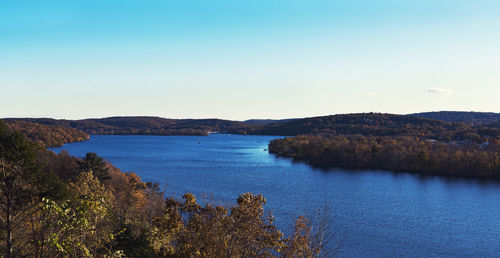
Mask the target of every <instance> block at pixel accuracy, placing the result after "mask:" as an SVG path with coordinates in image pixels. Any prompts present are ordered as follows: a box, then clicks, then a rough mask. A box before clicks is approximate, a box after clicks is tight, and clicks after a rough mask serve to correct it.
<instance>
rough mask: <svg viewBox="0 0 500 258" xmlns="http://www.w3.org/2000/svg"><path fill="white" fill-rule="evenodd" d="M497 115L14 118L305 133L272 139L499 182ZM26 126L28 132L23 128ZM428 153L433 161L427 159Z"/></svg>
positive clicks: (294, 149) (361, 160)
mask: <svg viewBox="0 0 500 258" xmlns="http://www.w3.org/2000/svg"><path fill="white" fill-rule="evenodd" d="M419 116H424V117H419ZM497 116H498V114H495V113H468V112H434V113H420V114H413V115H394V114H380V113H361V114H344V115H331V116H321V117H311V118H302V119H285V120H248V121H246V122H237V121H228V120H220V119H164V118H158V117H111V118H102V119H86V120H74V121H73V120H54V119H22V121H21V120H19V119H9V121H10V123H11V124H15V123H18V124H21V125H22V123H41V124H44V125H50V126H52V127H55V128H63V127H64V128H68V129H76V130H82V131H84V132H86V133H90V134H156V135H207V134H208V133H210V132H221V133H234V134H257V135H287V136H298V135H301V136H300V137H296V138H287V139H284V140H275V141H272V142H271V143H270V145H269V150H270V152H272V153H275V154H278V155H281V156H287V157H293V158H295V159H298V160H304V161H307V162H309V163H311V164H312V165H315V166H322V167H335V166H338V167H347V168H369V169H387V170H397V171H410V172H416V173H426V174H439V175H455V176H466V177H476V178H495V179H497V178H498V176H497V175H496V173H497V172H498V163H497V153H498V149H496V142H497V141H498V139H500V126H498V125H499V124H500V122H498V121H497V122H494V121H495V119H496V117H497ZM469 118H470V120H469ZM438 119H441V120H446V121H441V120H438ZM19 130H23V129H22V128H21V127H20V128H19ZM38 131H39V130H38V128H36V127H33V126H32V127H29V129H25V131H24V133H25V134H26V135H28V137H29V138H31V139H33V140H35V141H40V140H39V138H40V137H39V138H37V137H34V136H37V135H38V134H39V132H38ZM63 131H64V130H63ZM68 132H73V131H68ZM33 135H34V136H33ZM51 135H54V134H51ZM46 138H50V137H46ZM61 139H65V138H64V137H61ZM42 142H44V141H43V140H42ZM45 142H49V141H45ZM58 144H60V143H58ZM45 145H47V146H50V145H51V144H45ZM368 150H370V151H368ZM379 150H383V151H380V152H379ZM428 156H429V157H430V158H429V159H422V157H428Z"/></svg>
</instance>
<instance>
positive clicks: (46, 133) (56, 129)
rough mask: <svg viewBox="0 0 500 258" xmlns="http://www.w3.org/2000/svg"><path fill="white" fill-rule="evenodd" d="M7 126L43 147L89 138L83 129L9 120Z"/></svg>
mask: <svg viewBox="0 0 500 258" xmlns="http://www.w3.org/2000/svg"><path fill="white" fill-rule="evenodd" d="M7 126H8V127H9V128H10V129H12V130H15V131H18V132H20V133H21V134H22V135H24V136H26V137H27V138H28V139H29V140H31V141H33V142H36V143H39V144H41V145H42V146H44V147H58V146H61V145H63V144H65V143H70V142H81V141H85V140H88V139H90V136H89V135H88V134H87V133H85V132H83V131H80V130H78V129H74V128H68V127H62V126H54V125H44V124H40V123H31V122H25V121H10V122H8V123H7Z"/></svg>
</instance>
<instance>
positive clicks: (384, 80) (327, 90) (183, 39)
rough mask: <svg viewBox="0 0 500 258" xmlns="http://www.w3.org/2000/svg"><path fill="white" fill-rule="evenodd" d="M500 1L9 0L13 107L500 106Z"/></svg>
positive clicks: (4, 28)
mask: <svg viewBox="0 0 500 258" xmlns="http://www.w3.org/2000/svg"><path fill="white" fill-rule="evenodd" d="M499 96H500V1H497V0H489V1H486V0H484V1H483V0H470V1H461V0H419V1H404V0H325V1H314V0H301V1H298V0H289V1H282V0H237V1H236V0H227V1H222V0H179V1H173V0H171V1H169V0H158V1H145V0H141V1H139V0H137V1H127V0H119V1H111V0H106V1H103V0H85V1H79V0H60V1H49V0H46V1H39V0H35V1H18V0H3V1H0V97H1V99H0V117H55V118H73V119H74V118H87V117H106V116H114V115H154V116H162V117H170V118H207V117H217V118H225V119H234V120H243V119H248V118H286V117H305V116H317V115H327V114H337V113H354V112H390V113H411V112H420V111H432V110H474V111H492V112H500V101H499Z"/></svg>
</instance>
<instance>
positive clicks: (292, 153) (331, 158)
mask: <svg viewBox="0 0 500 258" xmlns="http://www.w3.org/2000/svg"><path fill="white" fill-rule="evenodd" d="M269 152H271V153H275V154H277V155H280V156H285V157H291V158H294V159H296V160H301V161H306V162H308V163H309V164H311V165H313V166H317V167H324V168H331V167H341V168H352V169H384V170H391V171H404V172H413V173H421V174H432V175H443V176H460V177H470V178H481V179H500V139H498V138H496V139H490V140H489V142H486V143H483V144H477V143H473V142H453V143H444V142H439V141H435V140H429V139H425V138H418V137H364V136H361V135H354V136H340V135H339V136H333V137H324V136H311V135H309V136H308V135H304V136H297V137H287V138H284V139H277V140H273V141H271V142H270V143H269Z"/></svg>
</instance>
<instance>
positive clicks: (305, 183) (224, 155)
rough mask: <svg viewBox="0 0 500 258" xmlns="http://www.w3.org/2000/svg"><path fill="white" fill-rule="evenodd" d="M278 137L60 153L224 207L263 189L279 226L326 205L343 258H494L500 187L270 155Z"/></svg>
mask: <svg viewBox="0 0 500 258" xmlns="http://www.w3.org/2000/svg"><path fill="white" fill-rule="evenodd" d="M274 138H278V137H275V136H242V135H221V134H213V135H210V136H207V137H201V136H111V135H107V136H92V139H91V140H90V141H87V142H82V143H73V144H67V145H65V146H63V147H62V148H56V149H54V150H55V151H60V150H61V149H66V150H68V151H69V152H70V153H71V154H72V155H75V156H79V157H83V156H84V155H85V153H86V152H96V153H97V154H98V155H100V156H102V157H104V158H105V159H107V160H109V161H110V162H112V163H113V164H114V165H115V166H117V167H119V168H121V169H122V170H123V171H134V172H136V173H137V174H138V175H140V176H141V177H142V178H143V179H144V181H155V182H159V183H160V185H165V183H166V184H167V188H166V192H167V194H169V195H175V196H177V197H179V196H181V195H182V194H184V193H185V192H193V193H195V194H197V195H201V194H205V195H208V196H209V197H210V196H211V197H210V198H214V199H216V200H221V201H222V202H223V203H228V202H234V201H235V199H236V198H237V196H238V194H240V193H244V192H253V193H262V194H263V195H264V196H265V197H266V199H267V205H266V208H269V209H272V210H273V211H274V215H275V218H276V219H277V224H278V225H279V226H280V228H282V229H285V230H288V229H289V228H290V226H291V225H290V223H291V222H292V221H293V220H294V218H295V217H296V216H297V215H298V214H302V213H304V212H308V210H311V209H314V208H316V207H321V206H323V205H324V204H325V203H326V204H328V206H329V207H330V209H331V216H332V217H334V218H335V223H334V226H335V228H334V230H335V231H336V232H337V235H338V238H337V239H340V240H341V248H340V250H339V253H338V254H339V256H347V257H394V256H405V257H407V256H413V257H429V256H497V254H498V253H500V240H499V238H498V236H500V202H499V201H498V200H499V199H500V184H499V183H497V182H488V181H477V180H467V179H457V178H443V177H433V176H421V175H413V174H407V173H393V172H387V171H366V170H362V171H360V170H357V171H348V170H342V169H333V170H327V171H325V170H320V169H313V168H311V167H309V166H307V165H305V164H302V163H300V162H299V163H297V162H292V161H291V160H290V159H286V158H276V157H275V156H273V155H270V154H268V153H267V151H265V150H264V149H266V148H267V143H268V142H269V140H271V139H274Z"/></svg>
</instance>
